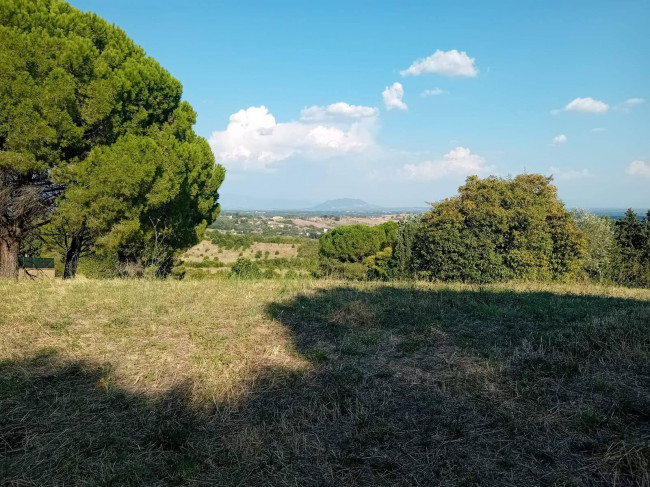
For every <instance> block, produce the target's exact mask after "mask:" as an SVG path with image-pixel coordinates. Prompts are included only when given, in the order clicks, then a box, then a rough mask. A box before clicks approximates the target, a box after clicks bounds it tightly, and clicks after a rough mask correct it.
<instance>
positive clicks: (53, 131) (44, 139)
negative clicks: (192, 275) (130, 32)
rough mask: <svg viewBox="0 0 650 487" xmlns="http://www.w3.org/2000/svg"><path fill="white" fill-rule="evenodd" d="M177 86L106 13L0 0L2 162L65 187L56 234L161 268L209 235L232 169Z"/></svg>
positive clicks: (55, 0)
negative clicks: (198, 129) (220, 161)
mask: <svg viewBox="0 0 650 487" xmlns="http://www.w3.org/2000/svg"><path fill="white" fill-rule="evenodd" d="M181 94H182V87H181V84H180V83H179V82H178V81H177V80H176V79H174V78H173V77H172V76H171V75H170V74H169V73H168V72H167V71H166V70H165V69H163V68H162V67H161V66H160V65H159V64H158V63H157V62H156V61H155V60H153V59H152V58H150V57H147V56H146V54H145V53H144V51H143V50H142V49H141V48H140V47H138V46H136V45H135V44H134V43H133V42H132V41H131V40H130V39H129V38H128V37H127V36H126V34H125V33H124V32H123V31H122V30H120V29H119V28H117V27H115V26H112V25H110V24H109V23H108V22H106V21H104V20H103V19H101V18H99V17H98V16H96V15H94V14H92V13H83V12H81V11H79V10H77V9H75V8H73V7H71V6H70V5H68V4H67V3H65V2H63V1H61V0H34V1H29V2H25V1H20V0H6V1H3V2H1V3H0V107H1V108H0V168H1V169H3V170H5V171H10V172H12V173H15V174H21V175H23V176H24V177H25V178H26V180H27V177H28V176H29V175H30V174H32V173H35V172H38V171H41V172H42V171H46V172H47V174H50V175H52V177H53V178H54V179H55V182H57V183H59V184H60V185H62V187H64V188H67V191H65V193H64V194H63V196H62V197H61V199H60V204H59V207H58V210H57V212H56V213H55V215H54V216H53V223H52V225H51V227H50V229H49V232H50V233H52V234H53V233H54V232H57V233H58V234H59V235H65V236H66V237H68V236H71V235H83V238H85V239H92V241H93V242H94V243H95V245H96V248H97V249H98V250H100V251H101V252H102V253H104V254H114V255H115V256H117V258H118V260H119V261H120V262H126V261H132V262H136V261H137V262H140V263H141V264H143V265H156V266H157V267H158V268H160V269H161V271H162V272H164V270H165V269H168V268H169V266H170V263H171V260H172V256H173V254H174V253H175V252H176V251H177V250H180V249H184V248H187V247H189V246H191V245H193V244H194V243H196V242H197V239H200V238H201V237H202V232H203V231H204V229H205V227H206V225H207V223H208V222H211V221H213V220H214V219H215V218H216V216H217V214H218V209H219V208H218V205H217V198H218V193H217V190H218V188H219V186H220V185H221V182H222V181H223V178H224V169H223V167H221V166H219V165H216V166H215V164H214V156H213V155H212V152H211V150H210V147H209V145H208V143H207V141H205V140H204V139H202V138H200V137H197V136H196V134H194V132H193V130H192V125H193V124H194V122H195V118H196V115H195V113H194V111H193V110H192V108H191V107H190V106H189V104H187V103H186V102H183V103H181V101H180V100H181Z"/></svg>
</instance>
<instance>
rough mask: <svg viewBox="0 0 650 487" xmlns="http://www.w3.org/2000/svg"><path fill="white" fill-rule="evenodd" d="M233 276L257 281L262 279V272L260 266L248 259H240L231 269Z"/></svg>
mask: <svg viewBox="0 0 650 487" xmlns="http://www.w3.org/2000/svg"><path fill="white" fill-rule="evenodd" d="M230 273H231V275H232V276H234V277H237V278H239V279H256V278H258V277H261V275H262V271H261V269H260V268H259V266H258V265H257V264H256V263H255V262H253V261H252V260H250V259H247V258H246V257H240V258H239V259H237V260H236V261H235V263H234V264H233V266H232V267H231V268H230Z"/></svg>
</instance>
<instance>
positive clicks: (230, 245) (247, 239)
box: [209, 232, 253, 250]
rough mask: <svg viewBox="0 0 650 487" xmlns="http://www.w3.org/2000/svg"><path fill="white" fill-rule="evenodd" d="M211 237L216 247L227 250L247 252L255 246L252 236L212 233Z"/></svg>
mask: <svg viewBox="0 0 650 487" xmlns="http://www.w3.org/2000/svg"><path fill="white" fill-rule="evenodd" d="M209 236H210V240H211V241H212V243H213V244H214V245H218V246H219V247H222V248H224V249H227V250H239V249H241V250H247V249H249V248H250V246H251V245H253V237H252V236H251V235H234V234H232V233H222V232H210V234H209Z"/></svg>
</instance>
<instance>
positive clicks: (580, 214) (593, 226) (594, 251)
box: [574, 210, 619, 281]
mask: <svg viewBox="0 0 650 487" xmlns="http://www.w3.org/2000/svg"><path fill="white" fill-rule="evenodd" d="M574 218H575V221H576V226H577V227H578V229H579V230H580V231H581V232H582V233H583V234H584V236H585V238H586V239H587V247H586V252H585V257H584V260H583V264H582V267H583V269H584V271H585V274H586V276H587V277H589V278H591V279H595V280H598V281H602V280H609V279H611V278H612V276H613V273H614V267H615V262H616V261H617V260H618V259H617V256H618V253H619V249H618V244H617V242H616V232H615V225H614V222H613V221H612V220H611V219H610V218H608V217H606V216H596V215H593V214H591V213H589V212H588V211H586V210H578V211H576V212H575V213H574Z"/></svg>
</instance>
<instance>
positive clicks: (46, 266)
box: [19, 257, 54, 279]
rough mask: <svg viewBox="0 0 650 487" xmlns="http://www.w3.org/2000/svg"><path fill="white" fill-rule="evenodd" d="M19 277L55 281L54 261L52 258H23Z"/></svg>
mask: <svg viewBox="0 0 650 487" xmlns="http://www.w3.org/2000/svg"><path fill="white" fill-rule="evenodd" d="M19 277H23V278H31V279H54V259H53V258H50V257H21V258H20V273H19Z"/></svg>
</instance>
